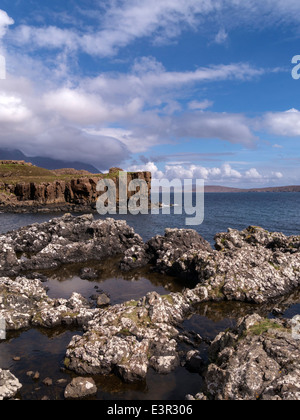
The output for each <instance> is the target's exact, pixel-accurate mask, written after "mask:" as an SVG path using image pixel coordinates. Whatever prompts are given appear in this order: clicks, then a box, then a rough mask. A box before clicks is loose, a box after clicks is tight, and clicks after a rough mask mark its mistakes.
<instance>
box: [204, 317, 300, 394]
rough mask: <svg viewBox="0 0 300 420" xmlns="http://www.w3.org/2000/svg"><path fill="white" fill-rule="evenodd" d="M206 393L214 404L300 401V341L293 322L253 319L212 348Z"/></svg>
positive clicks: (216, 340) (250, 318)
mask: <svg viewBox="0 0 300 420" xmlns="http://www.w3.org/2000/svg"><path fill="white" fill-rule="evenodd" d="M211 358H212V360H214V361H215V363H213V364H211V365H210V366H209V368H208V372H207V374H206V378H205V380H206V393H207V395H209V396H210V398H211V399H214V400H257V399H260V400H300V369H299V360H300V340H296V339H295V338H294V337H293V335H292V330H291V321H286V320H268V319H264V318H261V317H260V316H258V315H252V316H249V317H246V318H243V319H241V320H240V321H239V323H238V326H237V328H236V329H234V330H232V331H229V332H225V333H221V334H219V335H218V337H217V338H216V339H215V341H214V342H213V343H212V346H211Z"/></svg>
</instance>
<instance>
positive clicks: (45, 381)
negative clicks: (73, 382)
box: [43, 378, 53, 386]
mask: <svg viewBox="0 0 300 420" xmlns="http://www.w3.org/2000/svg"><path fill="white" fill-rule="evenodd" d="M43 384H44V385H46V386H52V385H53V380H52V379H51V378H46V379H44V380H43Z"/></svg>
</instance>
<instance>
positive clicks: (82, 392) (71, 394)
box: [65, 378, 97, 399]
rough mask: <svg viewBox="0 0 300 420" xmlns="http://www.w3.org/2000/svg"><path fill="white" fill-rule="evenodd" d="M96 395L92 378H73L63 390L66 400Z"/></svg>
mask: <svg viewBox="0 0 300 420" xmlns="http://www.w3.org/2000/svg"><path fill="white" fill-rule="evenodd" d="M96 394H97V387H96V384H95V382H94V380H93V379H92V378H75V379H73V380H72V382H71V383H70V384H69V385H68V386H67V388H66V390H65V398H66V399H79V398H84V397H88V396H93V395H96Z"/></svg>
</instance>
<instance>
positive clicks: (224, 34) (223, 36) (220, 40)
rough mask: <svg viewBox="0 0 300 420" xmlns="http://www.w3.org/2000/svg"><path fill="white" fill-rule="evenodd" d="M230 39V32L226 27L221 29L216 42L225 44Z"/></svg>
mask: <svg viewBox="0 0 300 420" xmlns="http://www.w3.org/2000/svg"><path fill="white" fill-rule="evenodd" d="M227 40H228V33H227V32H226V31H225V29H224V28H222V29H220V30H219V32H218V33H217V35H216V37H215V43H216V44H225V42H226V41H227Z"/></svg>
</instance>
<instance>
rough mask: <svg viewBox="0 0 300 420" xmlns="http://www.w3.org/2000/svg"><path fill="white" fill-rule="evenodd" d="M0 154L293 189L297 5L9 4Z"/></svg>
mask: <svg viewBox="0 0 300 420" xmlns="http://www.w3.org/2000/svg"><path fill="white" fill-rule="evenodd" d="M0 54H1V55H2V56H3V57H5V59H6V79H5V80H0V127H1V131H0V147H9V148H12V147H13V148H18V149H21V150H22V151H23V152H24V153H26V154H28V155H31V156H34V155H44V156H48V157H54V158H61V159H64V160H70V161H71V160H81V161H84V162H88V163H92V164H93V165H95V166H97V167H98V168H99V169H100V170H103V171H105V170H107V169H109V167H111V166H121V167H123V168H124V169H128V170H143V169H146V170H151V171H152V172H153V176H154V177H157V178H162V177H167V178H170V179H173V178H175V177H179V178H191V177H193V178H204V179H205V181H206V183H207V184H215V185H218V184H222V185H227V186H241V187H256V186H258V187H259V186H272V185H289V184H299V175H300V171H299V164H300V147H299V137H300V111H299V110H300V104H299V93H300V80H294V79H293V78H292V75H291V72H292V68H293V65H292V63H291V61H292V58H293V57H294V56H295V55H299V54H300V2H299V1H298V0H266V1H264V2H262V1H259V0H247V1H245V0H215V1H213V0H185V1H182V0H147V1H146V0H126V1H125V0H104V1H96V0H85V1H73V0H66V1H64V2H62V1H61V0H51V1H50V0H49V1H48V0H43V2H41V1H37V0H18V1H11V0H9V1H8V0H2V1H1V6H0Z"/></svg>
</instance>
